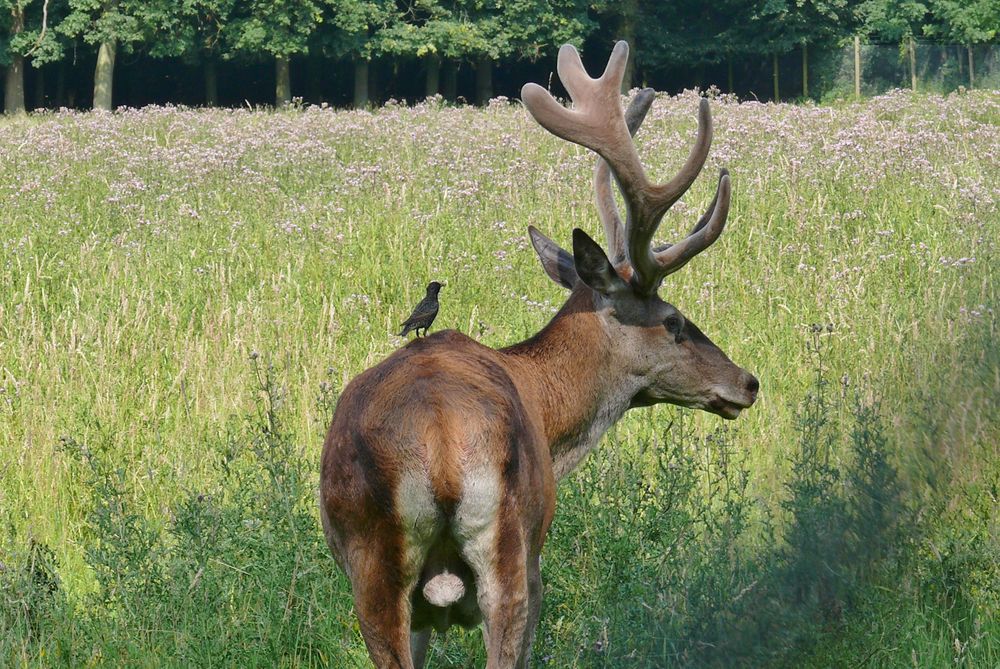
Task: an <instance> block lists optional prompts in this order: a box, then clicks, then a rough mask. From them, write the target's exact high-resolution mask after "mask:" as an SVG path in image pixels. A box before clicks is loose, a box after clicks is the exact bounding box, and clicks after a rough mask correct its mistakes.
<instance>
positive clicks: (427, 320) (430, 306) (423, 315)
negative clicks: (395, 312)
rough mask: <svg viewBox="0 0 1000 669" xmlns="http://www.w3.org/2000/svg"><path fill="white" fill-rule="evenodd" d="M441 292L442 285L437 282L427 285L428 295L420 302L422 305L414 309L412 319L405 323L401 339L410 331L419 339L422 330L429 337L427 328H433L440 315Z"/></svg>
mask: <svg viewBox="0 0 1000 669" xmlns="http://www.w3.org/2000/svg"><path fill="white" fill-rule="evenodd" d="M440 290H441V284H440V283H438V282H437V281H431V282H430V283H429V284H427V295H425V296H424V299H422V300H420V304H418V305H417V306H416V307H414V309H413V313H412V314H410V317H409V318H407V319H406V320H405V321H403V331H402V332H400V333H399V336H400V337H405V336H406V333H407V332H409V331H410V330H413V331H414V332H416V333H417V336H418V337H419V336H420V331H421V330H423V331H424V335H425V336H426V335H427V328H429V327H430V326H431V323H433V322H434V318H435V317H436V316H437V314H438V292H439V291H440Z"/></svg>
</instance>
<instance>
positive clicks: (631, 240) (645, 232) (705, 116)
mask: <svg viewBox="0 0 1000 669" xmlns="http://www.w3.org/2000/svg"><path fill="white" fill-rule="evenodd" d="M627 60H628V44H627V43H625V42H618V43H617V44H616V45H615V48H614V50H613V51H612V52H611V57H610V58H609V59H608V65H607V67H606V68H605V70H604V74H602V75H601V77H600V78H598V79H593V78H591V77H590V76H589V75H588V74H587V72H586V70H585V69H584V67H583V63H582V62H581V61H580V54H579V53H577V51H576V49H575V48H573V46H571V45H569V44H567V45H564V46H563V47H562V48H560V49H559V59H558V71H559V78H560V80H561V81H562V82H563V84H564V85H565V86H566V90H567V91H568V92H569V94H570V97H572V98H573V104H574V109H567V108H565V107H563V106H562V105H560V104H559V103H558V102H556V101H555V99H553V97H552V96H551V95H550V94H549V93H548V91H546V90H545V89H544V88H542V87H541V86H539V85H537V84H525V85H524V87H523V88H522V89H521V100H522V102H523V103H524V105H525V107H527V108H528V111H529V112H530V113H531V115H532V116H533V117H534V118H535V120H536V121H538V123H539V124H540V125H541V126H542V127H544V128H545V129H546V130H548V131H549V132H551V133H552V134H554V135H556V136H558V137H561V138H563V139H565V140H568V141H570V142H574V143H576V144H580V145H581V146H584V147H586V148H588V149H591V150H592V151H595V152H596V153H597V154H598V155H600V156H601V158H603V159H604V160H605V161H607V163H608V165H609V167H610V169H611V171H612V172H613V173H614V175H615V179H616V181H617V182H618V187H619V188H620V189H621V191H622V195H623V196H624V198H625V204H626V208H627V211H628V215H627V217H626V224H625V239H626V242H625V255H626V256H627V258H628V260H629V262H630V263H631V265H632V268H633V269H634V270H635V271H634V273H633V276H632V283H633V285H634V286H635V288H636V289H638V290H640V291H643V292H653V291H655V290H656V288H657V287H658V286H659V283H660V281H661V280H662V279H663V277H664V276H666V274H667V272H666V271H664V269H663V268H662V267H661V266H660V264H659V263H658V262H657V258H656V256H655V255H654V252H653V251H652V249H650V247H649V244H650V242H651V241H652V239H653V235H654V233H655V232H656V228H657V226H658V225H659V223H660V220H661V219H662V218H663V215H664V214H665V213H666V211H667V210H668V209H669V208H670V207H671V205H673V204H674V202H676V201H677V200H678V199H680V197H681V195H683V194H684V192H685V191H687V189H688V188H689V187H690V186H691V184H692V183H694V180H695V179H696V178H697V176H698V173H699V172H700V171H701V168H702V167H703V166H704V164H705V159H706V158H707V157H708V149H709V146H710V145H711V142H712V116H711V112H710V110H709V106H708V101H707V100H704V99H703V100H702V101H701V106H700V107H699V109H698V137H697V139H696V140H695V145H694V147H693V148H692V149H691V153H690V154H689V155H688V158H687V161H685V163H684V166H683V167H682V168H681V170H680V171H679V172H678V173H677V175H676V176H675V177H674V178H673V179H671V180H670V181H668V182H667V183H665V184H660V185H653V184H651V183H650V182H649V180H648V179H647V178H646V173H645V171H644V170H643V167H642V163H641V162H640V161H639V154H638V153H637V152H636V149H635V145H634V144H633V143H632V138H631V135H630V133H629V128H628V126H627V124H626V122H625V117H624V114H623V113H622V106H621V93H620V89H621V81H622V77H623V76H624V72H625V64H626V62H627ZM598 169H600V168H598ZM597 176H598V175H596V174H595V185H597V179H596V177H597ZM606 182H607V180H606V179H603V178H602V179H601V184H600V185H599V186H598V192H599V195H598V199H599V203H598V207H599V210H600V211H601V216H602V221H603V222H604V223H605V231H606V232H607V233H609V238H610V239H609V243H610V244H611V249H610V250H611V252H612V254H613V255H615V256H616V257H618V256H620V253H619V246H618V241H617V240H618V239H619V235H620V233H619V230H618V226H620V217H618V216H617V212H612V211H611V210H610V207H607V206H604V205H602V204H601V201H604V202H607V201H608V200H609V199H610V198H609V197H607V196H608V195H609V193H608V191H609V190H610V186H608V187H607V188H606V187H605V185H604V184H606ZM727 183H728V182H727ZM720 187H721V186H720ZM727 187H728V186H727ZM609 221H610V222H613V223H614V225H611V224H610V223H609ZM706 227H708V226H707V224H706ZM703 230H704V228H703ZM612 231H613V232H612ZM699 234H700V233H699ZM706 237H707V235H701V236H697V237H696V236H695V235H692V236H690V237H689V238H687V239H685V240H684V241H683V242H681V243H680V244H678V245H677V246H678V247H683V248H684V249H694V248H695V247H696V246H697V245H698V242H696V241H694V240H695V239H705V238H706ZM712 241H714V238H713V240H712ZM708 243H711V242H708ZM708 243H705V244H704V246H707V245H708ZM704 246H702V247H701V248H704ZM699 250H700V249H699ZM663 253H666V251H664V252H663ZM677 253H681V251H678V252H677ZM691 255H692V256H693V253H692V254H691ZM670 257H671V258H674V257H675V256H670ZM677 257H680V256H677ZM689 259H690V257H687V258H686V259H684V260H683V262H687V260H689Z"/></svg>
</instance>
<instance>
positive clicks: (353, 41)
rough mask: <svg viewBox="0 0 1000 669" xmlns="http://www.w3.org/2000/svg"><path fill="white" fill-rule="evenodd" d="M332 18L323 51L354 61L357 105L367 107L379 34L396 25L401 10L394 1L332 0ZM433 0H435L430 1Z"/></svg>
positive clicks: (323, 33) (322, 36)
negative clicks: (371, 71) (370, 75)
mask: <svg viewBox="0 0 1000 669" xmlns="http://www.w3.org/2000/svg"><path fill="white" fill-rule="evenodd" d="M329 1H330V7H331V9H332V19H331V20H330V21H329V22H328V24H327V25H326V26H325V29H324V30H323V31H321V34H320V36H319V41H320V43H321V48H322V50H323V52H324V53H326V54H328V55H330V56H333V57H335V58H347V59H350V60H351V61H353V63H354V106H355V107H356V108H358V109H362V108H364V107H367V106H368V101H369V90H368V83H369V81H368V79H369V71H368V70H369V65H370V63H371V60H372V58H373V57H375V56H378V55H380V50H379V48H378V45H377V43H376V40H375V36H376V34H378V33H380V32H382V31H385V30H387V29H389V27H390V26H394V25H395V24H396V21H397V19H398V16H399V14H400V12H399V11H398V10H397V7H396V3H395V2H393V1H392V0H329ZM431 1H433V0H431Z"/></svg>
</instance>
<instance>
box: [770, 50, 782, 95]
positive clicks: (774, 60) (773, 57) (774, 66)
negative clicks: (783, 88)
mask: <svg viewBox="0 0 1000 669" xmlns="http://www.w3.org/2000/svg"><path fill="white" fill-rule="evenodd" d="M771 63H772V69H773V72H772V76H773V77H774V101H775V102H778V101H779V100H780V99H781V96H780V94H779V90H778V54H776V53H775V54H771Z"/></svg>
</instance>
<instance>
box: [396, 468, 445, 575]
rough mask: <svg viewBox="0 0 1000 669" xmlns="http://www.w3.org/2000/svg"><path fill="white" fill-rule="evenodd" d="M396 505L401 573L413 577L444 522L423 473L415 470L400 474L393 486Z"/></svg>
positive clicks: (425, 475) (419, 568)
mask: <svg viewBox="0 0 1000 669" xmlns="http://www.w3.org/2000/svg"><path fill="white" fill-rule="evenodd" d="M396 509H397V513H398V514H399V518H400V520H401V521H402V525H403V546H404V560H405V573H406V575H407V577H408V578H410V579H416V577H417V576H418V575H419V574H420V570H421V569H422V568H423V563H424V560H425V559H426V557H427V553H428V551H429V550H430V549H431V546H432V545H433V543H434V540H435V538H436V537H437V534H438V532H439V530H440V529H441V527H442V526H443V525H444V517H443V515H442V514H441V510H440V509H439V508H438V506H437V503H436V502H435V501H434V492H433V490H431V482H430V480H429V479H428V478H427V474H425V473H423V472H419V471H413V472H406V473H405V474H403V476H402V477H401V478H400V480H399V487H398V488H397V489H396Z"/></svg>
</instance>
